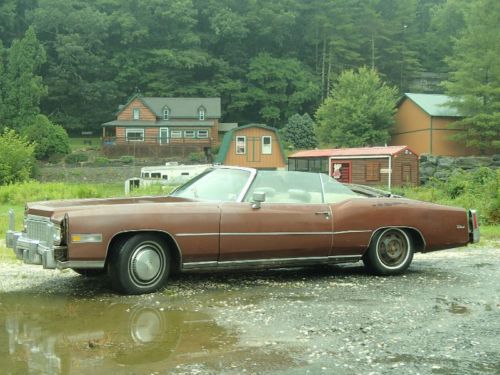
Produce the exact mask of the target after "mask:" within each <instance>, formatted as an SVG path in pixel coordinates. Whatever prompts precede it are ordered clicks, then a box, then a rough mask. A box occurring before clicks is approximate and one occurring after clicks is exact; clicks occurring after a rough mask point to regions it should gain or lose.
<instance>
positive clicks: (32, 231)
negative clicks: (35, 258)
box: [25, 215, 54, 244]
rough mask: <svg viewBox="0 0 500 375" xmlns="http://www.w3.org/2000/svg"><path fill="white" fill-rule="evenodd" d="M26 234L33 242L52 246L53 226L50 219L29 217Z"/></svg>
mask: <svg viewBox="0 0 500 375" xmlns="http://www.w3.org/2000/svg"><path fill="white" fill-rule="evenodd" d="M25 223H26V234H27V235H28V238H29V239H31V240H37V241H40V242H43V243H45V244H52V241H53V238H52V237H53V232H52V231H53V226H54V225H53V224H52V222H51V221H50V219H49V218H46V217H42V216H33V215H29V216H28V217H27V219H26V221H25Z"/></svg>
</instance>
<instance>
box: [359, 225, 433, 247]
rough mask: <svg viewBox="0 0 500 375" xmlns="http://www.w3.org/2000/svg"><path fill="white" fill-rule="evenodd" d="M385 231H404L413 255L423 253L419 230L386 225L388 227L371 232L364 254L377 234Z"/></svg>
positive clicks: (423, 244)
mask: <svg viewBox="0 0 500 375" xmlns="http://www.w3.org/2000/svg"><path fill="white" fill-rule="evenodd" d="M386 229H400V230H402V231H404V232H405V233H406V234H407V235H408V237H409V238H410V241H411V244H412V245H413V252H414V253H417V252H423V251H425V247H426V243H425V238H424V236H423V235H422V232H420V230H418V229H417V228H415V227H408V226H404V225H401V226H394V225H388V226H384V227H379V228H377V229H375V230H374V231H373V232H372V235H371V237H370V241H368V245H367V246H366V249H365V252H364V254H366V253H367V251H368V248H369V247H370V245H371V243H372V241H373V238H374V237H375V236H376V235H377V234H378V233H380V232H383V231H384V230H386Z"/></svg>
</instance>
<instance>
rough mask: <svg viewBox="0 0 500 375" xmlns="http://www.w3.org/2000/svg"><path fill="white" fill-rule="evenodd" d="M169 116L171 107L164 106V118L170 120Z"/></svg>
mask: <svg viewBox="0 0 500 375" xmlns="http://www.w3.org/2000/svg"><path fill="white" fill-rule="evenodd" d="M169 117H170V109H168V108H163V119H164V120H168V118H169Z"/></svg>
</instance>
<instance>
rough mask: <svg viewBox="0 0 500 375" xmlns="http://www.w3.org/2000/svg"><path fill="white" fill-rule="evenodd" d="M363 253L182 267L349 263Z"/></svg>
mask: <svg viewBox="0 0 500 375" xmlns="http://www.w3.org/2000/svg"><path fill="white" fill-rule="evenodd" d="M360 259H361V255H334V256H326V257H300V258H272V259H248V260H234V261H222V262H217V261H206V262H187V263H184V264H183V265H182V269H183V270H185V271H189V270H207V269H212V270H213V269H237V268H274V267H287V266H288V267H291V266H292V267H293V266H307V265H315V264H329V263H348V262H357V261H359V260H360Z"/></svg>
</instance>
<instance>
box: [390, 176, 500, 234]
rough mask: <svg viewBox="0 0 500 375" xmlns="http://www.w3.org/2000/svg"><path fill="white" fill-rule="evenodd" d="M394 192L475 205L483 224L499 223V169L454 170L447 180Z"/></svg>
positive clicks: (445, 202)
mask: <svg viewBox="0 0 500 375" xmlns="http://www.w3.org/2000/svg"><path fill="white" fill-rule="evenodd" d="M394 192H396V193H400V194H403V195H405V196H406V197H408V198H413V199H419V200H424V201H429V202H435V203H440V204H445V205H450V206H458V207H464V208H475V209H477V210H478V213H479V218H480V221H481V223H482V224H498V223H500V169H496V170H494V169H490V168H486V167H482V168H479V169H476V170H472V171H464V170H462V169H457V170H455V171H453V173H452V174H451V175H450V177H449V178H448V180H446V181H441V180H438V179H431V180H430V181H429V183H428V184H427V185H425V186H421V187H418V188H401V189H394Z"/></svg>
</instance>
